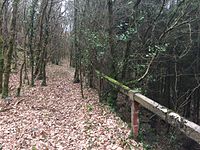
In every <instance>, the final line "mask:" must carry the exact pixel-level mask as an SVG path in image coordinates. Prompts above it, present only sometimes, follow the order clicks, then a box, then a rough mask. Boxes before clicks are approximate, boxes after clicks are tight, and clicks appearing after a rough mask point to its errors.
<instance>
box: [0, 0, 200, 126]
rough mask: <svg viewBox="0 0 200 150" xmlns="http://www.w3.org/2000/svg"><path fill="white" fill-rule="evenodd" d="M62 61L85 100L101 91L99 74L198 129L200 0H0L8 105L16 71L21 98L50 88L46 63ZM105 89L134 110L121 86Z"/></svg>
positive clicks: (3, 88) (1, 80)
mask: <svg viewBox="0 0 200 150" xmlns="http://www.w3.org/2000/svg"><path fill="white" fill-rule="evenodd" d="M63 59H67V60H68V61H70V66H71V67H74V68H75V73H74V79H73V82H74V83H80V85H81V86H80V88H81V95H82V97H83V98H84V97H85V93H84V90H85V89H86V88H88V87H90V88H94V89H97V90H99V84H100V83H99V80H98V76H97V74H96V70H99V71H100V72H102V73H104V74H106V75H108V76H110V77H111V78H113V79H115V80H117V81H119V82H121V83H123V84H124V85H126V86H128V87H130V88H132V89H133V90H136V91H138V92H140V93H142V94H144V95H147V96H148V97H150V98H151V99H153V100H155V101H156V102H158V103H160V104H161V105H164V106H166V107H167V108H169V109H172V110H173V111H175V112H177V113H178V114H180V115H181V116H183V117H185V118H187V119H189V120H191V121H193V122H195V123H196V124H199V125H200V100H199V96H200V3H199V0H0V92H1V93H2V100H3V101H6V102H7V101H8V102H9V101H10V99H11V98H10V92H11V90H10V86H9V85H10V83H9V79H10V76H11V74H12V73H15V72H18V73H19V79H20V80H19V83H18V88H17V89H16V91H15V93H16V96H20V95H21V94H20V93H21V90H22V88H23V87H24V85H29V86H31V87H34V86H35V82H36V81H37V80H40V81H41V82H40V84H41V86H48V82H47V78H48V76H47V73H46V68H47V66H48V64H55V65H61V64H62V63H61V62H62V60H63ZM101 86H102V87H101V91H99V96H100V97H99V98H100V102H102V103H106V104H108V105H110V106H111V108H113V109H114V110H119V109H120V107H124V108H125V109H127V110H128V111H130V106H129V105H127V104H122V105H119V103H120V101H124V99H125V100H127V98H126V97H123V98H122V96H121V95H120V92H119V90H118V89H116V88H114V87H112V86H110V85H109V84H108V83H106V82H104V81H102V83H101ZM122 99H123V100H122ZM127 101H128V100H127ZM122 103H123V102H122ZM124 103H127V102H124ZM122 116H123V115H122ZM156 119H157V118H156ZM125 120H126V119H125ZM126 121H127V120H126Z"/></svg>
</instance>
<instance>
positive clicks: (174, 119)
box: [96, 71, 200, 144]
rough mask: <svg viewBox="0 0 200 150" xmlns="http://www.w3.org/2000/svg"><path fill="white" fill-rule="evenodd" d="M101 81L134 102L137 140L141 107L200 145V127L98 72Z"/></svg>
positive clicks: (134, 131) (133, 126)
mask: <svg viewBox="0 0 200 150" xmlns="http://www.w3.org/2000/svg"><path fill="white" fill-rule="evenodd" d="M96 73H97V75H98V77H99V78H100V80H102V79H103V80H105V81H106V82H107V83H109V84H110V85H112V86H113V87H115V88H117V89H119V91H120V92H122V93H123V94H125V95H127V96H128V97H129V99H130V100H131V101H132V106H131V125H132V129H133V133H134V137H135V138H137V136H138V131H139V117H138V114H139V108H140V106H142V107H144V108H146V109H148V110H150V111H151V112H153V113H154V114H156V115H158V116H159V117H160V118H162V119H163V120H165V121H166V122H167V123H169V124H171V125H172V126H174V127H176V128H178V129H179V130H180V131H182V132H183V133H184V134H185V135H186V136H188V137H189V138H191V139H193V140H195V141H196V142H197V143H199V144H200V126H199V125H197V124H195V123H193V122H191V121H189V120H187V119H185V118H184V117H181V116H180V115H179V114H177V113H175V112H173V111H172V110H170V109H168V108H166V107H165V106H162V105H160V104H159V103H157V102H155V101H153V100H151V99H149V98H148V97H146V96H144V95H142V94H140V93H138V92H137V91H134V90H132V89H130V88H129V87H127V86H125V85H123V84H122V83H120V82H118V81H116V80H114V79H112V78H110V77H109V76H107V75H105V74H103V73H101V72H99V71H96Z"/></svg>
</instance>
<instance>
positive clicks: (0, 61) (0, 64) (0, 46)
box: [0, 1, 3, 93]
mask: <svg viewBox="0 0 200 150" xmlns="http://www.w3.org/2000/svg"><path fill="white" fill-rule="evenodd" d="M2 5H3V2H2V1H0V93H1V92H2V81H3V35H2V34H3V33H2V24H3V10H2V9H3V8H2V7H3V6H2Z"/></svg>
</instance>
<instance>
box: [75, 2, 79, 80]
mask: <svg viewBox="0 0 200 150" xmlns="http://www.w3.org/2000/svg"><path fill="white" fill-rule="evenodd" d="M74 6H75V7H74V50H75V74H74V83H79V82H80V74H79V73H80V71H79V70H80V66H79V61H80V59H79V57H80V54H79V47H78V40H77V34H78V33H77V29H78V8H77V7H78V0H74Z"/></svg>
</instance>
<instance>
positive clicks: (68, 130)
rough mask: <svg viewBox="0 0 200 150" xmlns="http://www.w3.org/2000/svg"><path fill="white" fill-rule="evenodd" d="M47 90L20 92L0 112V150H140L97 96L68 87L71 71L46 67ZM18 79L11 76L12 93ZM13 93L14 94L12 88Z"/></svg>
mask: <svg viewBox="0 0 200 150" xmlns="http://www.w3.org/2000/svg"><path fill="white" fill-rule="evenodd" d="M47 73H48V75H47V76H48V81H47V83H48V86H47V87H41V86H40V82H39V81H37V86H35V87H23V91H22V96H21V97H18V98H13V101H12V104H11V105H13V104H16V103H17V102H18V101H21V100H23V101H21V103H19V104H18V105H16V107H15V108H14V109H11V110H9V111H6V112H0V149H1V147H2V149H3V150H22V149H24V150H81V149H85V150H91V149H93V150H106V149H107V150H112V149H113V150H122V149H140V148H138V147H139V145H138V144H137V143H136V142H135V141H134V140H130V139H129V138H128V136H129V135H130V129H129V128H128V127H127V125H126V124H125V123H123V121H121V119H120V118H119V117H117V116H116V115H115V114H114V113H112V112H111V111H110V110H109V108H108V107H107V106H104V105H101V104H99V103H98V94H97V92H95V91H94V90H92V89H84V94H85V97H86V99H82V97H81V93H80V85H79V84H73V82H72V79H73V76H72V75H73V69H70V68H69V67H68V66H67V65H62V66H55V65H50V66H48V69H47ZM17 80H18V76H17V75H12V78H11V84H12V87H13V88H14V87H16V86H17V84H18V82H17ZM14 89H15V88H14Z"/></svg>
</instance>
